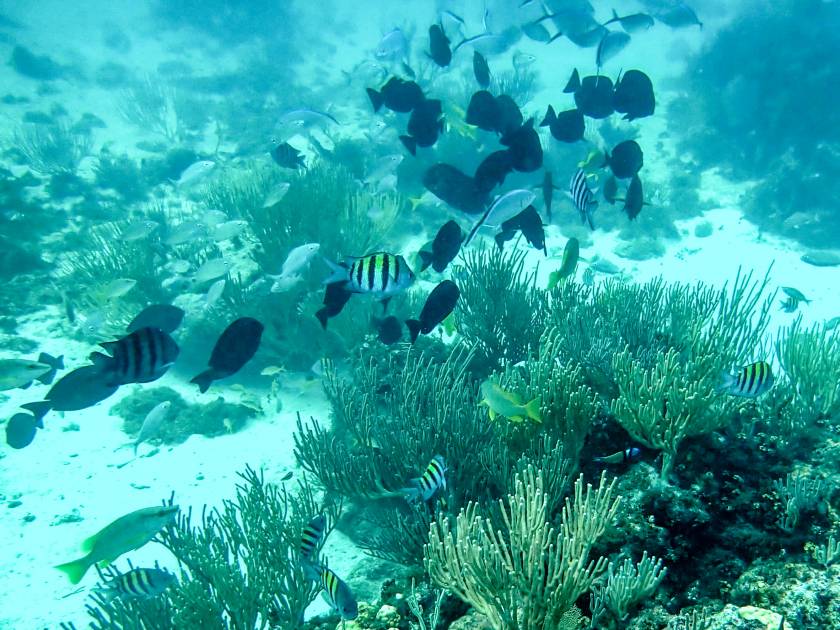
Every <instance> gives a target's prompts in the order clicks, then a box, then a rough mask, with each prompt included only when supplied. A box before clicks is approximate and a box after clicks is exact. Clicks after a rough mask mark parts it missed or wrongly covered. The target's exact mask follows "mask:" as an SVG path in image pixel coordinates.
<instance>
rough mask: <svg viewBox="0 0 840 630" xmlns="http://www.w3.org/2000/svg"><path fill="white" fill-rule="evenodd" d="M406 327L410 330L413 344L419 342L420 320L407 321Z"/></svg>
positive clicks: (409, 333) (409, 334)
mask: <svg viewBox="0 0 840 630" xmlns="http://www.w3.org/2000/svg"><path fill="white" fill-rule="evenodd" d="M405 325H406V327H407V328H408V336H409V337H410V338H411V343H414V342H415V341H417V336H418V335H419V334H420V320H419V319H407V320H405Z"/></svg>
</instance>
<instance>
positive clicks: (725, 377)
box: [715, 370, 736, 394]
mask: <svg viewBox="0 0 840 630" xmlns="http://www.w3.org/2000/svg"><path fill="white" fill-rule="evenodd" d="M735 382H736V378H735V376H733V375H732V374H730V373H729V372H727V371H725V370H724V371H723V372H721V373H720V381H719V384H718V386H717V387H716V388H715V391H716V392H717V393H719V394H722V393H724V392H728V391H729V390H731V389H732V387H733V386H734V385H735Z"/></svg>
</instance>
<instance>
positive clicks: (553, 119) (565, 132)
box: [540, 105, 586, 143]
mask: <svg viewBox="0 0 840 630" xmlns="http://www.w3.org/2000/svg"><path fill="white" fill-rule="evenodd" d="M540 127H548V129H549V131H551V135H552V136H554V138H555V139H556V140H559V141H560V142H568V143H572V142H577V141H578V140H583V133H584V131H586V123H585V122H584V120H583V114H581V113H580V110H579V109H577V108H575V109H568V110H566V111H564V112H560V113H559V114H556V113H554V108H553V107H552V106H551V105H549V106H548V110H547V111H546V112H545V118H543V121H542V122H541V123H540Z"/></svg>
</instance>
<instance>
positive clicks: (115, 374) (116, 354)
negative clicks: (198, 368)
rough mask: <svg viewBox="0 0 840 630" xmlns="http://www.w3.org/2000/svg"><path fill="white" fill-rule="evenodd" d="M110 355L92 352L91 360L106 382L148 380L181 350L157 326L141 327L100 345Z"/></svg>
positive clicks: (173, 360) (125, 382) (151, 379)
mask: <svg viewBox="0 0 840 630" xmlns="http://www.w3.org/2000/svg"><path fill="white" fill-rule="evenodd" d="M99 345H100V346H102V348H104V349H105V351H106V352H108V353H109V354H110V356H108V355H105V354H102V353H101V352H93V353H91V355H90V360H91V361H93V364H94V366H96V367H97V368H99V370H100V372H101V373H102V376H103V378H104V383H105V384H106V385H125V384H127V383H150V382H152V381H155V380H157V379H159V378H160V377H161V376H163V375H164V374H165V373H166V371H167V370H168V369H169V367H170V366H171V365H172V364H173V363H175V359H177V358H178V354H179V352H180V349H179V348H178V344H177V343H175V340H174V339H173V338H172V337H170V336H169V333H166V332H164V331H162V330H161V329H160V328H150V327H146V328H140V329H138V330H135V331H134V332H133V333H131V334H129V335H126V336H125V337H123V338H121V339H118V340H117V341H106V342H103V343H100V344H99Z"/></svg>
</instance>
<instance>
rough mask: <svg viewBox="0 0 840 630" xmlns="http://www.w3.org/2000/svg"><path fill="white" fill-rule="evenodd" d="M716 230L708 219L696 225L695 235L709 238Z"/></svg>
mask: <svg viewBox="0 0 840 630" xmlns="http://www.w3.org/2000/svg"><path fill="white" fill-rule="evenodd" d="M712 232H714V227H713V226H712V224H711V223H709V222H708V221H703V222H702V223H698V224H697V225H696V226H694V236H696V237H697V238H707V237H709V236H711V235H712Z"/></svg>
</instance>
